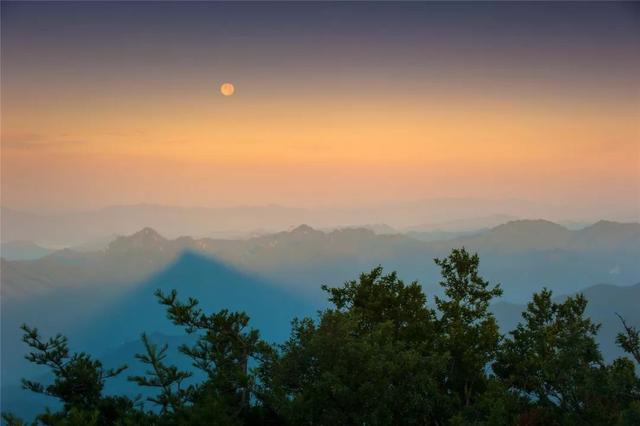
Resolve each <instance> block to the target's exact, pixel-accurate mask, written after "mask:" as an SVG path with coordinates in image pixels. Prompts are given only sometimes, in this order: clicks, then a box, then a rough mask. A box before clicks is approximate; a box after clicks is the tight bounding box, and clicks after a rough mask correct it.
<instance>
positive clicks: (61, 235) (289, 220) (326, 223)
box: [0, 198, 640, 247]
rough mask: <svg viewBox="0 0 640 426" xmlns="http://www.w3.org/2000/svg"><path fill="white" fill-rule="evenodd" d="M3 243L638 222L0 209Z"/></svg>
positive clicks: (460, 212)
mask: <svg viewBox="0 0 640 426" xmlns="http://www.w3.org/2000/svg"><path fill="white" fill-rule="evenodd" d="M1 213H2V214H1V215H0V219H1V221H2V230H3V232H2V242H8V241H16V240H19V241H33V242H37V243H41V244H42V245H44V246H46V247H49V246H54V247H69V246H76V245H79V244H86V243H87V242H94V241H102V240H104V239H105V238H106V237H110V236H112V235H114V234H117V235H128V234H132V233H134V232H136V231H138V230H140V229H142V228H144V227H151V228H153V229H155V230H157V231H158V232H160V233H161V234H162V235H165V236H167V237H170V238H176V237H179V236H182V235H191V236H194V237H205V236H213V237H224V238H229V237H230V238H238V237H247V236H252V235H255V234H256V233H260V234H264V233H269V232H277V231H280V230H283V229H290V228H291V227H293V226H296V225H299V224H302V223H305V224H308V225H310V226H313V227H314V228H318V229H326V228H337V227H344V226H365V225H371V224H378V225H373V228H374V229H376V228H377V229H378V230H380V231H382V232H384V233H387V232H388V231H389V228H388V227H390V228H391V229H393V230H396V231H399V232H416V233H420V232H427V233H428V232H435V231H449V232H450V231H453V232H458V231H462V232H466V231H477V230H479V229H489V228H493V227H495V226H497V225H499V224H501V223H505V222H507V221H509V220H514V219H518V218H530V217H544V218H547V219H550V220H554V221H556V222H558V223H562V221H566V220H567V218H571V219H572V220H573V221H578V222H581V223H587V224H588V223H594V222H596V221H597V220H599V219H602V218H608V219H610V220H616V221H622V222H636V221H638V220H640V210H638V206H637V205H634V204H629V205H628V206H615V207H612V206H607V205H596V206H592V205H590V206H588V208H584V206H579V205H570V206H569V205H561V204H550V203H538V202H531V201H524V200H513V199H498V200H491V199H473V198H437V199H425V200H419V201H414V202H403V203H387V204H376V205H370V206H362V207H349V208H347V207H344V208H297V207H284V206H278V205H267V206H238V207H218V208H209V207H173V206H162V205H154V204H137V205H123V206H112V207H106V208H103V209H99V210H88V211H78V212H66V213H30V212H25V211H19V210H14V209H11V208H7V207H6V206H3V207H2V212H1Z"/></svg>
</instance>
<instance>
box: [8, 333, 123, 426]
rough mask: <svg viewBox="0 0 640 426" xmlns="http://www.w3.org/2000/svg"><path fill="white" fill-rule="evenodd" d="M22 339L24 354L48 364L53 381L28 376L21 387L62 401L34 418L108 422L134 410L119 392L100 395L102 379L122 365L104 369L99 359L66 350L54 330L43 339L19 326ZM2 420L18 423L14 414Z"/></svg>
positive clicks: (50, 421) (54, 422)
mask: <svg viewBox="0 0 640 426" xmlns="http://www.w3.org/2000/svg"><path fill="white" fill-rule="evenodd" d="M22 330H23V331H24V335H23V338H22V340H23V341H24V342H25V343H26V344H27V345H28V346H29V347H30V348H31V352H29V353H28V354H27V355H26V356H25V358H26V359H27V360H29V361H30V362H32V363H35V364H38V365H43V366H46V367H48V368H49V371H50V373H51V374H52V376H53V382H52V383H51V384H49V385H43V384H42V383H40V382H35V381H31V380H24V379H23V381H22V385H23V387H24V388H25V389H27V390H31V391H33V392H36V393H40V394H44V395H47V396H51V397H54V398H57V399H58V400H60V402H62V404H63V409H62V411H60V412H51V411H49V410H47V411H46V412H45V413H43V414H40V415H39V416H38V417H37V420H38V421H39V422H41V423H42V424H45V425H66V424H70V425H75V424H87V425H111V424H116V423H117V422H121V424H123V422H124V421H125V420H126V419H127V418H128V417H129V416H131V414H132V413H133V412H134V403H133V401H131V400H130V399H129V398H127V397H123V396H115V397H111V396H103V395H102V390H103V389H104V383H105V380H107V379H109V378H112V377H115V376H117V375H118V374H120V373H121V372H122V371H123V370H125V369H126V368H127V367H126V366H121V367H119V368H116V369H104V368H103V367H102V363H101V362H100V361H98V360H95V359H93V358H92V357H91V356H90V355H88V354H86V353H84V352H81V353H74V354H70V352H69V346H68V342H67V338H66V337H64V336H62V335H60V334H58V335H56V336H54V337H51V338H49V339H47V340H45V339H43V338H42V337H41V336H40V334H39V332H38V329H36V328H31V327H29V326H27V325H26V324H25V325H23V326H22ZM3 417H4V419H5V421H7V422H9V423H12V424H20V421H19V419H17V418H16V417H14V416H7V415H5V416H3Z"/></svg>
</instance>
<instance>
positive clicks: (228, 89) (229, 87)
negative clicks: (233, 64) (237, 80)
mask: <svg viewBox="0 0 640 426" xmlns="http://www.w3.org/2000/svg"><path fill="white" fill-rule="evenodd" d="M235 91H236V88H235V87H234V86H233V84H231V83H223V84H222V85H221V86H220V93H222V94H223V95H224V96H231V95H233V94H234V92H235Z"/></svg>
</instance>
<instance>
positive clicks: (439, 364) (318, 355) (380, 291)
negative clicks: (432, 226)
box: [262, 267, 448, 425]
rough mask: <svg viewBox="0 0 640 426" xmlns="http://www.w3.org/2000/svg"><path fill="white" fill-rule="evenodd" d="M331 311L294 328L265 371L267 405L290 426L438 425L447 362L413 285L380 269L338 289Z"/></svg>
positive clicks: (443, 404)
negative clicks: (340, 425)
mask: <svg viewBox="0 0 640 426" xmlns="http://www.w3.org/2000/svg"><path fill="white" fill-rule="evenodd" d="M324 289H325V291H327V292H328V293H329V300H330V301H331V302H332V303H333V305H334V307H333V308H332V309H327V310H325V311H324V312H322V313H321V315H320V318H319V319H318V321H317V322H316V321H314V320H313V319H311V318H305V319H302V320H297V321H294V322H293V326H292V334H291V337H290V339H289V340H288V341H287V342H286V343H285V344H283V345H282V346H281V348H280V353H279V356H278V357H275V358H274V359H273V360H272V361H271V362H270V363H268V364H265V365H264V366H263V370H262V371H263V375H262V377H263V383H264V385H265V389H264V395H265V397H264V398H265V400H266V401H265V402H266V404H268V405H269V406H270V407H272V409H273V410H274V411H275V412H276V413H278V414H279V416H280V418H281V419H283V420H284V421H285V422H286V423H288V424H374V425H375V424H400V423H402V424H439V423H443V421H444V420H443V419H444V418H445V417H446V415H445V414H444V413H443V412H444V411H446V410H445V409H444V407H446V406H447V403H448V401H447V400H446V397H445V398H443V396H442V395H441V393H440V392H439V379H441V377H442V376H443V372H444V367H445V364H446V359H445V358H446V357H443V356H442V354H438V353H436V352H435V350H434V349H435V347H436V344H435V339H436V338H437V336H436V335H435V334H434V331H435V328H434V313H433V311H432V310H430V309H428V308H427V307H426V303H425V302H426V297H425V296H424V294H423V293H422V289H421V287H420V285H419V284H418V283H415V282H414V283H411V284H409V285H406V284H405V283H404V282H402V281H401V280H399V279H398V277H397V275H396V274H395V273H391V274H388V275H383V273H382V268H380V267H378V268H375V269H374V270H372V271H371V272H370V273H367V274H362V275H361V276H360V279H359V280H358V281H349V282H347V283H345V285H344V286H343V287H342V288H328V287H324Z"/></svg>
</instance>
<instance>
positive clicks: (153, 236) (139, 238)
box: [108, 227, 167, 251]
mask: <svg viewBox="0 0 640 426" xmlns="http://www.w3.org/2000/svg"><path fill="white" fill-rule="evenodd" d="M165 242H167V240H166V239H165V238H164V237H163V236H162V235H160V234H159V233H158V232H157V231H156V230H155V229H153V228H150V227H146V228H143V229H141V230H140V231H138V232H136V233H134V234H131V235H129V236H121V237H118V238H116V239H115V241H113V242H111V243H110V244H109V248H108V250H109V251H113V250H122V249H125V250H127V249H149V248H157V247H162V246H163V245H164V243H165Z"/></svg>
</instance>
